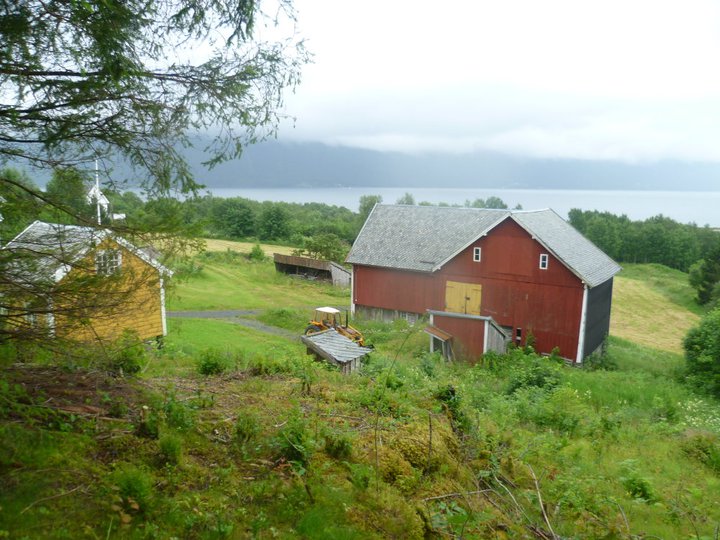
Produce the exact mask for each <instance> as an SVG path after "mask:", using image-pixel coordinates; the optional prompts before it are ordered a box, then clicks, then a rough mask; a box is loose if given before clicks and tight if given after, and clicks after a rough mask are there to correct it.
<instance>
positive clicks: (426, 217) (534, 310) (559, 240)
mask: <svg viewBox="0 0 720 540" xmlns="http://www.w3.org/2000/svg"><path fill="white" fill-rule="evenodd" d="M347 260H348V262H349V263H351V264H352V265H353V289H352V310H353V312H354V313H357V314H359V315H365V316H371V317H386V318H397V317H404V318H407V319H409V320H411V321H412V320H414V319H416V318H417V317H419V316H422V315H425V314H427V313H428V311H430V312H432V314H433V317H434V319H435V322H434V325H433V326H435V327H436V328H438V329H440V330H442V331H444V332H445V333H446V334H449V335H452V336H453V339H454V343H455V350H456V351H462V356H465V357H468V358H473V357H477V356H479V355H481V354H482V353H483V352H485V351H486V350H489V349H488V342H487V341H486V340H485V337H484V329H485V324H486V322H487V321H491V323H490V324H491V325H492V326H493V327H497V328H500V329H502V332H503V333H504V334H505V335H506V336H507V337H509V338H510V339H511V340H512V341H513V342H515V343H517V344H518V345H525V344H526V342H527V341H526V340H527V338H528V336H529V335H532V336H533V338H534V340H535V347H536V350H538V352H541V353H550V352H551V351H552V350H553V349H554V348H556V347H557V348H559V350H560V355H561V356H563V357H565V358H567V359H569V360H572V361H574V362H582V360H583V358H585V357H586V356H588V355H589V354H591V353H592V352H594V351H595V350H596V349H597V348H598V347H600V346H601V345H602V343H603V340H604V339H605V336H606V335H607V333H608V331H609V325H610V307H611V300H612V284H613V276H614V275H615V274H616V273H617V272H618V271H619V270H620V267H619V266H618V265H617V263H615V262H614V261H613V260H612V259H610V258H609V257H608V256H607V255H605V253H603V252H602V251H601V250H600V249H599V248H597V247H596V246H595V245H594V244H592V243H591V242H590V241H589V240H587V239H586V238H585V237H583V236H582V235H581V234H580V233H579V232H577V231H576V230H575V229H574V228H573V227H572V226H571V225H569V224H568V223H567V222H566V221H565V220H563V219H562V218H561V217H560V216H558V215H557V214H556V213H555V212H553V211H552V210H547V209H546V210H538V211H508V210H491V209H476V208H453V207H432V206H406V205H377V206H376V207H375V208H374V209H373V211H372V212H371V213H370V216H369V217H368V219H367V221H366V223H365V225H364V226H363V229H362V230H361V232H360V234H359V236H358V238H357V240H356V242H355V244H354V245H353V248H352V250H351V251H350V254H349V255H348V259H347ZM440 312H444V313H455V314H460V315H465V316H473V317H477V318H472V317H465V318H462V317H460V318H458V317H450V316H441V315H440ZM461 321H462V322H461ZM471 328H472V330H471Z"/></svg>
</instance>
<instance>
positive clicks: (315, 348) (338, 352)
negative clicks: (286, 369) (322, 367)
mask: <svg viewBox="0 0 720 540" xmlns="http://www.w3.org/2000/svg"><path fill="white" fill-rule="evenodd" d="M301 339H302V342H303V343H304V344H305V345H306V346H307V352H308V354H314V355H315V356H316V357H318V358H320V359H322V360H325V361H326V362H328V363H329V364H331V365H333V366H336V367H337V368H338V369H339V370H340V371H341V372H342V373H343V374H345V375H348V374H349V373H352V372H354V371H355V370H357V369H358V368H359V367H360V362H361V361H362V359H363V358H364V357H365V356H366V355H368V354H369V353H371V352H372V349H370V348H368V347H362V346H360V345H358V344H357V343H355V342H354V341H353V340H351V339H349V338H347V337H345V336H343V335H342V334H340V333H338V332H337V331H336V330H335V329H334V328H329V329H328V330H323V331H322V332H317V333H315V334H310V335H308V336H302V337H301Z"/></svg>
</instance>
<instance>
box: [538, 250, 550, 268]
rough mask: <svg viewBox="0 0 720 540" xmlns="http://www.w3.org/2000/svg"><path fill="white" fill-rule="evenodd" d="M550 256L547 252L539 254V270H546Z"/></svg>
mask: <svg viewBox="0 0 720 540" xmlns="http://www.w3.org/2000/svg"><path fill="white" fill-rule="evenodd" d="M549 260H550V257H548V254H547V253H541V254H540V270H547V268H548V262H549Z"/></svg>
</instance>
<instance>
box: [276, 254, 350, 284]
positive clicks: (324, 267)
mask: <svg viewBox="0 0 720 540" xmlns="http://www.w3.org/2000/svg"><path fill="white" fill-rule="evenodd" d="M273 261H274V262H275V270H277V271H278V272H283V273H284V274H290V275H295V276H302V277H305V278H311V279H320V280H322V281H329V282H330V283H332V284H333V285H335V286H336V287H349V286H350V271H349V270H347V269H346V268H343V266H342V265H340V264H338V263H335V262H332V261H324V260H321V259H311V258H310V257H300V256H297V255H283V254H281V253H273Z"/></svg>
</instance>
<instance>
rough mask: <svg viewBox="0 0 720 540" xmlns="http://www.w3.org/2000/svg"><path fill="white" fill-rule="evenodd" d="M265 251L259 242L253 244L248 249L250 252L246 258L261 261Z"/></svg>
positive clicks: (263, 258)
mask: <svg viewBox="0 0 720 540" xmlns="http://www.w3.org/2000/svg"><path fill="white" fill-rule="evenodd" d="M266 258H267V257H266V256H265V252H264V251H263V249H262V248H261V247H260V244H255V245H254V246H253V247H252V249H251V250H250V253H249V254H248V259H250V260H251V261H255V262H262V261H264V260H265V259H266Z"/></svg>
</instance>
